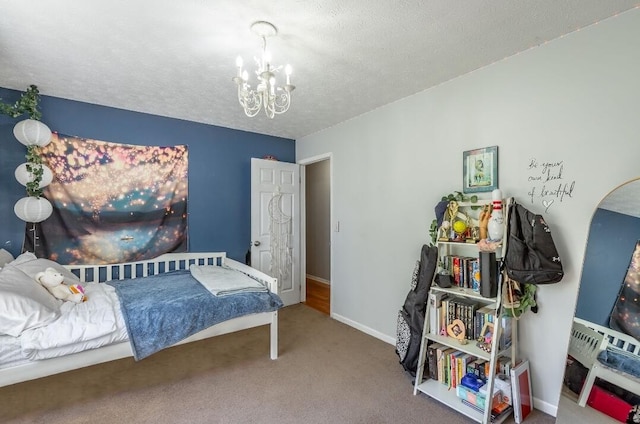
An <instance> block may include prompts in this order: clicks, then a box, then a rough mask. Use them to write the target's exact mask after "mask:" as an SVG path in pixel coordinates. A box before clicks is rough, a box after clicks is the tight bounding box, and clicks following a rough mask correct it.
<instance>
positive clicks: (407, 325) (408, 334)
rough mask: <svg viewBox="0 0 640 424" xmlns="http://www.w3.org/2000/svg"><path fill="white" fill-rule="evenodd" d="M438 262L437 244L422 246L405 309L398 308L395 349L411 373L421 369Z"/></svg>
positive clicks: (401, 362)
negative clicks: (427, 311) (422, 343)
mask: <svg viewBox="0 0 640 424" xmlns="http://www.w3.org/2000/svg"><path fill="white" fill-rule="evenodd" d="M437 263H438V248H437V247H435V246H427V245H426V244H425V245H424V246H422V250H421V254H420V260H419V261H418V262H417V263H416V267H415V269H414V271H413V277H412V279H411V290H409V294H407V298H406V300H405V301H404V305H403V306H402V309H400V311H398V325H397V333H396V353H397V354H398V356H399V357H400V364H402V367H403V368H404V369H405V370H406V371H408V372H409V373H410V374H411V375H412V376H415V375H416V371H417V369H418V356H419V355H420V343H421V341H422V329H423V326H424V319H425V312H426V308H427V298H428V297H429V289H430V288H431V283H432V282H433V276H434V274H435V272H436V265H437Z"/></svg>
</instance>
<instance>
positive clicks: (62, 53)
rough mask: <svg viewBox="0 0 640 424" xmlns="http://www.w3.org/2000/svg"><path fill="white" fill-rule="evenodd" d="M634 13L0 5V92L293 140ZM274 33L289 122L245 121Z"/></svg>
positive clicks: (355, 2) (443, 1) (145, 0)
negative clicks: (237, 80) (265, 39)
mask: <svg viewBox="0 0 640 424" xmlns="http://www.w3.org/2000/svg"><path fill="white" fill-rule="evenodd" d="M638 5H640V1H632V0H606V1H603V0H562V1H558V0H527V1H525V0H518V1H515V0H476V1H451V0H430V1H424V0H395V1H392V0H376V1H371V0H366V1H365V0H351V1H345V0H277V1H270V2H267V1H258V0H215V1H214V0H211V1H204V0H181V1H175V0H172V1H169V0H86V1H78V0H39V1H38V0H0V87H5V88H12V89H16V90H21V91H24V90H26V88H27V87H28V86H29V85H30V84H35V85H37V86H38V88H39V89H40V92H41V94H44V95H49V96H55V97H62V98H66V99H71V100H78V101H83V102H89V103H94V104H99V105H105V106H111V107H116V108H122V109H128V110H133V111H139V112H146V113H151V114H155V115H161V116H168V117H173V118H180V119H185V120H189V121H195V122H202V123H207V124H214V125H219V126H223V127H229V128H234V129H241V130H246V131H251V132H257V133H262V134H270V135H276V136H281V137H287V138H292V139H297V138H300V137H302V136H305V135H308V134H311V133H314V132H317V131H319V130H322V129H324V128H327V127H330V126H333V125H335V124H337V123H339V122H342V121H345V120H347V119H350V118H352V117H355V116H357V115H360V114H362V113H364V112H367V111H370V110H372V109H375V108H377V107H380V106H382V105H384V104H387V103H390V102H393V101H395V100H397V99H400V98H403V97H406V96H409V95H411V94H414V93H417V92H419V91H422V90H425V89H427V88H429V87H432V86H435V85H437V84H440V83H442V82H444V81H447V80H450V79H452V78H455V77H457V76H460V75H462V74H465V73H467V72H470V71H473V70H474V69H478V68H481V67H483V66H486V65H488V64H491V63H493V62H496V61H499V60H501V59H503V58H505V57H507V56H510V55H513V54H515V53H518V52H521V51H523V50H527V49H529V48H531V47H535V46H537V45H540V44H542V43H544V42H546V41H549V40H551V39H554V38H557V37H560V36H562V35H564V34H567V33H571V32H573V31H576V30H577V29H579V28H582V27H585V26H588V25H591V24H593V23H595V22H598V21H600V20H602V19H605V18H608V17H610V16H613V15H615V14H617V13H620V12H623V11H626V10H628V9H631V8H633V7H637V6H638ZM256 20H267V21H270V22H272V23H273V24H275V25H276V26H277V27H278V29H279V35H278V36H277V37H276V38H271V39H269V49H270V50H271V51H272V56H273V62H274V63H275V64H283V65H284V64H286V63H290V64H291V65H292V66H293V69H294V73H293V76H292V83H293V84H295V85H296V86H297V88H296V90H295V91H294V92H293V102H292V106H291V109H290V110H289V112H287V113H286V114H284V115H281V116H277V117H276V118H274V119H273V120H271V119H268V118H267V117H265V116H264V115H263V114H260V115H258V116H257V117H255V118H248V117H246V116H245V115H244V113H243V112H242V110H241V108H240V106H239V105H238V103H237V94H236V88H235V85H234V84H233V83H232V81H231V77H232V76H234V73H235V71H236V70H235V58H236V56H238V55H242V56H243V57H244V59H245V63H251V62H252V61H251V60H250V58H252V57H253V56H255V55H257V54H258V53H259V51H260V48H261V40H260V39H259V38H258V37H256V36H255V35H253V34H252V33H251V32H250V31H249V26H250V24H251V23H252V22H254V21H256Z"/></svg>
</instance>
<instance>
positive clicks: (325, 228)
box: [299, 155, 332, 315]
mask: <svg viewBox="0 0 640 424" xmlns="http://www.w3.org/2000/svg"><path fill="white" fill-rule="evenodd" d="M299 163H300V165H302V168H303V169H302V172H301V174H302V175H303V176H304V177H303V182H304V186H303V192H304V196H303V197H302V198H303V199H304V206H303V208H302V209H303V211H302V218H303V220H304V221H303V222H304V224H303V227H302V228H303V230H304V234H303V236H302V240H301V241H302V252H304V253H303V255H302V261H303V263H302V265H303V266H302V267H301V268H302V270H303V275H302V277H303V281H304V283H305V284H303V285H302V287H301V295H302V299H301V300H302V302H303V303H304V304H306V305H307V306H309V307H311V308H314V309H317V310H318V311H320V312H322V313H325V314H327V315H331V293H332V290H331V256H332V255H331V235H332V228H331V198H332V195H331V155H323V156H318V157H315V158H311V159H308V160H304V161H301V162H299Z"/></svg>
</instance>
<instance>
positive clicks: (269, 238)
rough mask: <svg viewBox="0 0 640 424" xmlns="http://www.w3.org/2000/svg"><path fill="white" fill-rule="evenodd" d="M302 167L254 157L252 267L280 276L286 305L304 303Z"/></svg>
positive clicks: (280, 286) (252, 177)
mask: <svg viewBox="0 0 640 424" xmlns="http://www.w3.org/2000/svg"><path fill="white" fill-rule="evenodd" d="M299 215H300V166H299V165H297V164H295V163H287V162H278V161H273V160H265V159H256V158H253V159H251V266H252V267H254V268H257V269H259V270H260V271H262V272H265V273H267V274H269V275H270V276H272V277H275V278H277V279H278V287H279V290H280V297H281V298H282V301H283V302H284V304H285V305H293V304H295V303H300V281H301V280H300V271H299V270H300V216H299Z"/></svg>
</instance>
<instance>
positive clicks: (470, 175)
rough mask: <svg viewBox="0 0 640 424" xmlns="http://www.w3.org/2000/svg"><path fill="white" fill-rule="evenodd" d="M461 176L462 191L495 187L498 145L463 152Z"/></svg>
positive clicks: (468, 191)
mask: <svg viewBox="0 0 640 424" xmlns="http://www.w3.org/2000/svg"><path fill="white" fill-rule="evenodd" d="M462 178H463V185H462V191H463V192H464V193H479V192H483V191H493V190H495V189H497V188H498V146H491V147H484V148H482V149H475V150H468V151H466V152H463V154H462Z"/></svg>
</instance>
